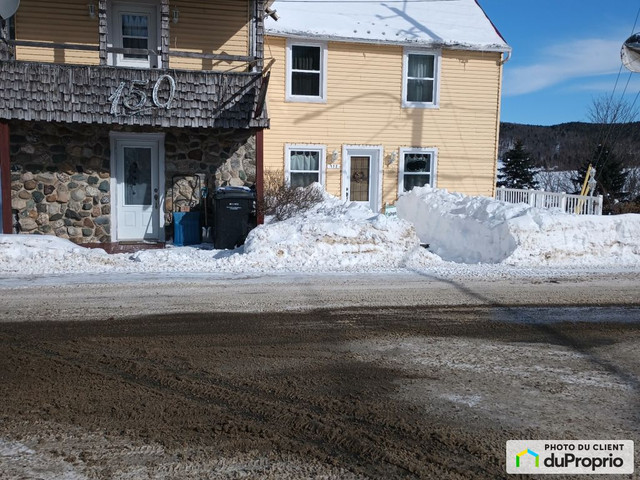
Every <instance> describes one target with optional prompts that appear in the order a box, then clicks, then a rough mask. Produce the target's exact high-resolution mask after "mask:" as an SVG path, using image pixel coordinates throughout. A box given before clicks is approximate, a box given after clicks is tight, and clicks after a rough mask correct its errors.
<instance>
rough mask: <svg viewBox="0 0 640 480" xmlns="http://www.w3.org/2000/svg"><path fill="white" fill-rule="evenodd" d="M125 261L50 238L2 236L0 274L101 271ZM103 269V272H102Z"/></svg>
mask: <svg viewBox="0 0 640 480" xmlns="http://www.w3.org/2000/svg"><path fill="white" fill-rule="evenodd" d="M123 263H124V259H122V258H118V257H117V256H112V255H108V254H107V253H106V252H105V251H104V250H100V249H95V250H93V249H87V248H83V247H79V246H78V245H76V244H74V243H72V242H70V241H69V240H65V239H63V238H58V237H54V236H51V235H0V272H16V273H17V272H20V273H58V272H66V271H69V267H70V270H71V271H92V270H94V269H96V268H98V269H99V270H100V271H102V270H104V269H111V268H112V267H113V266H116V265H118V264H123ZM100 267H102V268H100Z"/></svg>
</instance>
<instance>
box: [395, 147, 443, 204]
mask: <svg viewBox="0 0 640 480" xmlns="http://www.w3.org/2000/svg"><path fill="white" fill-rule="evenodd" d="M408 153H409V154H411V153H429V154H431V171H430V174H429V175H430V181H429V186H431V187H433V188H436V186H437V183H438V182H437V175H438V149H437V148H422V147H418V148H401V149H400V157H399V160H398V195H402V194H404V193H407V192H406V191H405V189H404V176H405V175H412V173H408V174H405V171H404V156H405V155H406V154H408ZM416 175H420V174H419V173H417V174H416Z"/></svg>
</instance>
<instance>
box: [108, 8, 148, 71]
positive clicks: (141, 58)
mask: <svg viewBox="0 0 640 480" xmlns="http://www.w3.org/2000/svg"><path fill="white" fill-rule="evenodd" d="M109 20H110V22H109V33H110V41H109V43H110V44H111V45H113V46H114V47H116V48H128V49H136V50H151V51H153V52H157V51H158V48H159V47H158V39H159V38H160V32H159V30H158V28H159V23H160V22H159V21H158V7H157V5H156V4H155V3H152V2H144V3H125V2H113V3H112V4H111V10H110V16H109ZM109 63H110V64H111V65H118V66H123V67H144V68H157V67H158V63H159V60H158V55H154V54H151V53H145V52H136V53H131V52H128V53H115V54H110V55H109Z"/></svg>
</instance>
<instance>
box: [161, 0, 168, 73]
mask: <svg viewBox="0 0 640 480" xmlns="http://www.w3.org/2000/svg"><path fill="white" fill-rule="evenodd" d="M169 40H170V32H169V0H162V2H161V5H160V61H161V66H162V68H169Z"/></svg>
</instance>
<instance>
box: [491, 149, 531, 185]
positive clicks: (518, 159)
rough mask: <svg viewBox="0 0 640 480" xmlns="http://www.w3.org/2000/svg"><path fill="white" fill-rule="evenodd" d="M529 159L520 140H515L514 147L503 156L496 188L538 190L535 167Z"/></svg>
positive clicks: (529, 155)
mask: <svg viewBox="0 0 640 480" xmlns="http://www.w3.org/2000/svg"><path fill="white" fill-rule="evenodd" d="M530 157H531V154H530V153H529V152H528V151H527V150H525V149H524V145H523V144H522V140H516V144H515V146H514V147H513V148H512V149H511V150H509V151H508V152H506V153H505V154H504V157H503V160H502V167H501V168H500V173H499V174H498V183H497V185H498V187H507V188H529V189H535V188H538V182H536V180H535V178H534V175H535V167H534V164H533V161H532V160H531V158H530Z"/></svg>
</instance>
